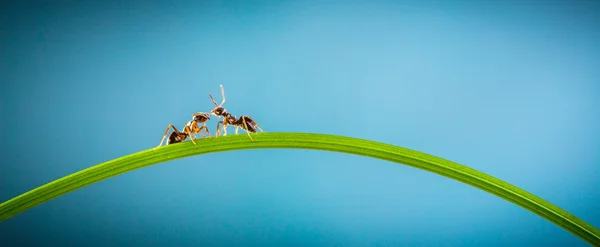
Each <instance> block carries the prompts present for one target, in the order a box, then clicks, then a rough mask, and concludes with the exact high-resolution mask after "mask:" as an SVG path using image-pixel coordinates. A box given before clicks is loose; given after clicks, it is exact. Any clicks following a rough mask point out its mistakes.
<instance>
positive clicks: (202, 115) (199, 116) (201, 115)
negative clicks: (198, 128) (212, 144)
mask: <svg viewBox="0 0 600 247" xmlns="http://www.w3.org/2000/svg"><path fill="white" fill-rule="evenodd" d="M192 117H193V120H194V121H196V122H198V123H202V122H206V121H208V120H210V113H206V112H197V113H194V114H192Z"/></svg>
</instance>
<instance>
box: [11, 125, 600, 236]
mask: <svg viewBox="0 0 600 247" xmlns="http://www.w3.org/2000/svg"><path fill="white" fill-rule="evenodd" d="M253 137H254V140H255V142H251V141H250V139H249V138H248V136H246V135H244V134H241V135H229V136H224V137H219V138H218V139H202V140H197V145H193V144H192V143H191V142H184V143H178V144H173V145H169V146H165V147H161V148H158V149H156V150H152V149H149V150H145V151H141V152H138V153H134V154H130V155H127V156H123V157H121V158H117V159H114V160H110V161H107V162H104V163H102V164H99V165H96V166H93V167H90V168H87V169H84V170H82V171H79V172H76V173H73V174H71V175H68V176H65V177H63V178H60V179H57V180H55V181H53V182H50V183H48V184H45V185H42V186H40V187H38V188H35V189H33V190H31V191H29V192H26V193H24V194H21V195H19V196H17V197H15V198H13V199H10V200H8V201H6V202H4V203H2V204H0V221H4V220H6V219H8V218H11V217H13V216H15V215H17V214H19V213H21V212H23V211H25V210H27V209H30V208H32V207H35V206H37V205H39V204H42V203H44V202H47V201H49V200H52V199H54V198H56V197H59V196H61V195H64V194H66V193H68V192H71V191H74V190H76V189H79V188H82V187H84V186H87V185H90V184H92V183H95V182H98V181H101V180H103V179H107V178H110V177H114V176H117V175H119V174H122V173H125V172H129V171H132V170H135V169H138V168H142V167H146V166H150V165H153V164H157V163H161V162H166V161H169V160H174V159H179V158H183V157H187V156H191V155H198V154H205V153H214V152H224V151H233V150H242V149H259V148H299V149H314V150H324V151H334V152H342V153H349V154H356V155H363V156H368V157H373V158H377V159H383V160H388V161H392V162H396V163H400V164H405V165H409V166H412V167H415V168H419V169H423V170H426V171H430V172H433V173H437V174H439V175H442V176H445V177H448V178H451V179H454V180H457V181H460V182H463V183H465V184H468V185H471V186H473V187H476V188H479V189H481V190H484V191H487V192H489V193H491V194H494V195H496V196H498V197H500V198H503V199H505V200H507V201H510V202H512V203H514V204H516V205H518V206H520V207H523V208H525V209H527V210H529V211H531V212H533V213H535V214H537V215H539V216H541V217H543V218H545V219H547V220H549V221H550V222H552V223H554V224H556V225H558V226H560V227H562V228H564V229H566V230H567V231H569V232H571V233H573V234H574V235H576V236H578V237H580V238H581V239H583V240H585V241H587V242H588V243H590V244H592V245H596V246H600V231H599V230H598V229H596V228H594V227H593V226H592V225H590V224H588V223H586V222H584V221H583V220H581V219H579V218H577V217H575V216H574V215H572V214H570V213H568V212H566V211H565V210H562V209H560V208H559V207H557V206H555V205H553V204H551V203H549V202H547V201H545V200H543V199H541V198H539V197H537V196H534V195H533V194H531V193H529V192H526V191H524V190H522V189H519V188H517V187H516V186H513V185H511V184H508V183H506V182H504V181H502V180H500V179H497V178H494V177H492V176H490V175H487V174H484V173H482V172H479V171H476V170H474V169H471V168H468V167H466V166H463V165H460V164H457V163H454V162H451V161H448V160H444V159H442V158H438V157H435V156H432V155H428V154H425V153H421V152H418V151H414V150H410V149H406V148H401V147H397V146H393V145H389V144H384V143H379V142H374V141H368V140H362V139H356V138H350V137H343V136H333V135H325V134H310V133H261V134H255V135H253Z"/></svg>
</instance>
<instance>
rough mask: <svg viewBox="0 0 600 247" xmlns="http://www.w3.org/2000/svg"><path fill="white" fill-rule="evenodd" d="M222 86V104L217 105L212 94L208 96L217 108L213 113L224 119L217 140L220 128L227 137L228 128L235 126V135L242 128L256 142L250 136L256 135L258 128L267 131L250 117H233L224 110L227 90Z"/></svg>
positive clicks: (220, 123) (219, 124) (218, 124)
mask: <svg viewBox="0 0 600 247" xmlns="http://www.w3.org/2000/svg"><path fill="white" fill-rule="evenodd" d="M220 86H221V96H222V97H223V101H221V104H219V105H217V102H216V101H215V99H214V98H213V96H212V94H210V93H209V94H208V96H210V99H211V100H212V102H213V103H214V104H215V106H216V107H215V109H213V110H212V111H211V113H212V114H213V115H215V116H217V117H223V121H219V122H218V123H217V133H216V136H215V138H217V137H218V136H219V133H220V132H221V131H220V129H219V126H222V127H223V132H224V134H223V135H224V136H226V135H227V126H228V125H233V126H235V134H237V133H238V128H242V129H244V130H245V131H246V133H247V134H248V137H250V140H252V141H254V139H252V136H250V132H252V133H256V128H258V129H259V130H260V131H261V132H265V131H264V130H263V129H261V128H260V126H258V124H257V123H256V122H254V120H252V118H251V117H250V116H240V118H236V117H235V116H234V115H231V113H229V112H227V110H225V108H223V104H224V103H225V89H223V85H220Z"/></svg>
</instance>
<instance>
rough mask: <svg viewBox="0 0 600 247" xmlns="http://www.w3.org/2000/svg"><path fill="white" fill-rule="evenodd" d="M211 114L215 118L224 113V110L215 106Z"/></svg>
mask: <svg viewBox="0 0 600 247" xmlns="http://www.w3.org/2000/svg"><path fill="white" fill-rule="evenodd" d="M211 112H212V114H213V115H215V116H222V115H223V114H224V113H225V112H226V110H225V108H223V107H220V106H217V107H215V109H213V110H212V111H211Z"/></svg>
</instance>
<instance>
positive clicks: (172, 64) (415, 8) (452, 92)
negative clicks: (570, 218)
mask: <svg viewBox="0 0 600 247" xmlns="http://www.w3.org/2000/svg"><path fill="white" fill-rule="evenodd" d="M0 9H2V10H1V13H0V18H1V25H2V26H1V29H0V31H1V35H0V36H1V46H0V54H1V56H0V80H1V82H2V84H1V88H0V89H1V93H0V114H1V115H0V116H1V118H0V128H1V131H0V139H1V140H2V141H1V142H0V162H1V166H0V201H5V200H8V199H10V198H12V197H14V196H17V195H19V194H20V193H23V192H26V191H28V190H30V189H33V188H35V187H36V186H39V185H42V184H44V183H47V182H49V181H52V180H54V179H57V178H60V177H62V176H65V175H68V174H70V173H72V172H76V171H78V170H81V169H84V168H87V167H89V166H92V165H95V164H98V163H100V162H103V161H106V160H110V159H113V158H116V157H119V156H122V155H126V154H130V153H133V152H137V151H140V150H143V149H147V148H150V147H153V146H155V145H157V144H158V142H159V141H160V138H161V135H162V133H163V131H164V130H165V128H166V126H167V125H168V124H169V123H173V124H176V125H177V126H178V127H181V126H182V125H183V123H184V122H186V121H188V120H189V119H190V114H191V113H193V112H196V111H208V110H210V109H211V108H212V106H213V105H212V103H211V102H210V100H209V98H208V97H207V93H209V92H210V93H213V94H218V93H219V84H224V85H225V89H226V93H227V97H228V101H227V103H226V106H227V109H229V111H231V112H233V113H234V114H236V115H240V114H249V115H251V116H253V117H254V118H255V119H256V120H257V122H258V123H259V124H260V125H261V126H262V127H263V128H264V129H265V130H266V131H271V132H277V131H297V132H316V133H328V134H337V135H347V136H354V137H359V138H366V139H371V140H377V141H381V142H386V143H391V144H395V145H399V146H403V147H407V148H411V149H416V150H420V151H423V152H426V153H430V154H433V155H436V156H440V157H443V158H446V159H450V160H453V161H456V162H459V163H461V164H465V165H467V166H470V167H473V168H475V169H478V170H480V171H483V172H485V173H488V174H491V175H493V176H496V177H498V178H500V179H503V180H505V181H508V182H510V183H513V184H514V185H517V186H519V187H521V188H523V189H525V190H528V191H530V192H532V193H534V194H536V195H538V196H540V197H542V198H544V199H546V200H548V201H550V202H552V203H555V204H556V205H558V206H560V207H562V208H564V209H566V210H567V211H569V212H571V213H573V214H575V215H576V216H578V217H580V218H582V219H583V220H585V221H587V222H589V223H591V224H592V225H594V226H596V227H600V212H599V211H600V189H599V188H600V153H599V152H598V150H600V142H599V140H600V130H599V128H598V126H599V124H600V121H599V120H600V111H599V106H600V84H599V83H600V69H599V68H600V46H599V44H600V28H599V24H600V18H599V16H600V15H599V14H598V13H599V11H598V10H599V4H598V2H597V1H596V2H592V1H588V2H585V1H487V2H486V1H483V2H482V1H479V2H476V1H450V2H449V1H412V2H403V1H351V2H349V1H293V2H292V1H287V2H284V1H262V2H256V1H255V2H248V1H239V2H234V1H190V2H188V1H181V2H169V1H164V2H159V1H150V2H149V1H133V2H129V3H120V4H117V3H101V1H83V2H81V1H78V2H75V1H59V2H55V3H52V4H50V3H44V4H41V3H35V2H20V3H12V4H11V3H3V6H2V8H0ZM215 124H216V122H215V121H212V122H210V123H209V126H210V127H211V131H212V132H214V126H215ZM51 245H52V246H132V245H133V246H233V245H236V246H264V245H282V246H292V245H304V246H307V245H312V246H334V245H336V246H368V245H370V246H375V245H376V246H587V244H586V243H585V242H583V241H582V240H580V239H578V238H576V237H575V236H573V235H571V234H570V233H568V232H566V231H565V230H563V229H561V228H559V227H557V226H555V225H553V224H552V223H550V222H548V221H546V220H544V219H542V218H540V217H538V216H537V215H534V214H533V213H530V212H529V211H526V210H525V209H522V208H519V207H517V206H515V205H513V204H511V203H509V202H507V201H504V200H502V199H500V198H497V197H495V196H493V195H490V194H488V193H485V192H483V191H480V190H478V189H475V188H472V187H470V186H467V185H464V184H462V183H458V182H456V181H453V180H450V179H447V178H444V177H441V176H438V175H435V174H432V173H428V172H425V171H421V170H417V169H414V168H411V167H407V166H402V165H397V164H393V163H389V162H385V161H380V160H374V159H370V158H365V157H359V156H351V155H345V154H338V153H328V152H317V151H303V150H254V151H238V152H230V153H217V154H210V155H202V156H198V157H191V158H186V159H182V160H176V161H172V162H168V163H165V164H160V165H156V166H152V167H148V168H145V169H141V170H137V171H134V172H131V173H127V174H124V175H121V176H118V177H114V178H111V179H108V180H104V181H102V182H100V183H97V184H93V185H91V186H89V187H85V188H83V189H81V190H77V191H75V192H73V193H70V194H67V195H65V196H62V197H60V198H57V199H55V200H53V201H50V202H48V203H45V204H43V205H40V206H38V207H36V208H33V209H31V210H29V211H26V212H24V213H22V214H19V215H18V216H16V217H14V218H11V219H9V220H7V221H5V222H2V223H0V246H51Z"/></svg>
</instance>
